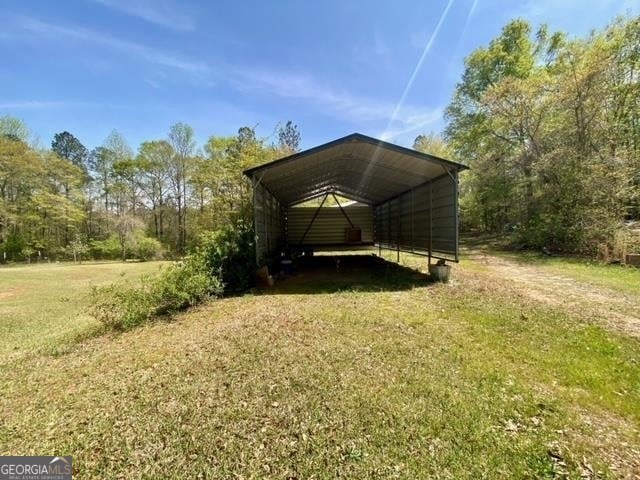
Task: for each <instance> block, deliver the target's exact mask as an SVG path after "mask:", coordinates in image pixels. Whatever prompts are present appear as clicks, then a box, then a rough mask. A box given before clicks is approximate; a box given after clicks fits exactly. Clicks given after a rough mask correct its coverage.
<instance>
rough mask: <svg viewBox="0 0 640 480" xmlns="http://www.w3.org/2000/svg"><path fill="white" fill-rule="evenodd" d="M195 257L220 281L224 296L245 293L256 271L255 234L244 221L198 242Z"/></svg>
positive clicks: (212, 233)
mask: <svg viewBox="0 0 640 480" xmlns="http://www.w3.org/2000/svg"><path fill="white" fill-rule="evenodd" d="M195 255H196V256H197V257H199V258H200V259H201V261H202V263H203V265H205V268H206V270H207V271H208V272H209V273H210V274H211V275H213V276H215V277H217V278H220V279H221V280H222V284H223V286H224V290H225V291H226V292H240V291H244V290H247V289H248V288H249V287H250V286H251V284H252V282H253V277H254V273H255V271H256V261H255V234H254V232H253V228H252V227H251V226H249V225H248V224H247V223H246V222H244V221H238V222H237V223H236V224H230V225H227V226H225V227H223V228H222V229H220V230H217V231H215V232H211V233H207V234H205V235H203V236H202V237H201V239H200V246H199V247H198V248H197V250H196V253H195Z"/></svg>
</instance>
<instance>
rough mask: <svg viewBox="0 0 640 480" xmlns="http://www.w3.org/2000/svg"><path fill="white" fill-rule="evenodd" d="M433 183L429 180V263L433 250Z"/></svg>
mask: <svg viewBox="0 0 640 480" xmlns="http://www.w3.org/2000/svg"><path fill="white" fill-rule="evenodd" d="M431 183H432V182H429V265H431V252H432V251H433V211H432V204H433V195H432V194H431V190H432V189H431Z"/></svg>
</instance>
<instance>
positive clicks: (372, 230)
mask: <svg viewBox="0 0 640 480" xmlns="http://www.w3.org/2000/svg"><path fill="white" fill-rule="evenodd" d="M466 168H467V167H466V166H464V165H462V164H459V163H455V162H451V161H449V160H445V159H442V158H439V157H436V156H433V155H429V154H425V153H421V152H418V151H415V150H411V149H408V148H404V147H401V146H398V145H394V144H392V143H388V142H384V141H382V140H377V139H375V138H371V137H368V136H366V135H362V134H358V133H354V134H352V135H348V136H346V137H343V138H340V139H338V140H334V141H332V142H329V143H326V144H323V145H320V146H318V147H315V148H311V149H309V150H305V151H303V152H300V153H296V154H294V155H291V156H288V157H285V158H282V159H280V160H275V161H273V162H270V163H267V164H264V165H260V166H257V167H254V168H251V169H248V170H246V171H245V172H244V173H245V175H247V176H248V177H249V178H250V179H251V181H252V185H253V200H254V201H253V208H254V226H255V231H256V239H257V241H256V259H257V261H258V264H264V263H265V262H267V261H268V260H269V259H272V258H275V257H278V256H279V254H280V253H281V252H289V251H292V250H298V251H313V250H316V251H318V250H320V251H322V250H345V249H352V248H361V247H370V246H373V245H375V246H377V247H378V248H380V249H390V250H394V251H397V252H398V253H399V252H401V251H402V252H411V253H416V254H421V255H426V256H428V257H429V263H431V258H438V259H445V260H452V261H458V173H459V172H460V171H461V170H463V169H466ZM333 194H338V195H340V196H342V197H346V198H350V199H353V200H354V201H355V202H357V203H355V204H354V205H350V206H344V207H343V206H342V205H340V204H339V202H338V207H339V208H336V207H325V206H323V204H324V199H326V198H327V196H328V195H333ZM319 197H323V202H322V203H321V205H320V207H311V208H310V207H300V206H298V205H299V204H301V203H304V202H306V201H307V200H311V199H313V198H319ZM336 201H337V198H336ZM356 231H359V239H358V238H357V237H358V235H357V234H356Z"/></svg>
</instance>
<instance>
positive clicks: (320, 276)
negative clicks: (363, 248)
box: [260, 255, 431, 295]
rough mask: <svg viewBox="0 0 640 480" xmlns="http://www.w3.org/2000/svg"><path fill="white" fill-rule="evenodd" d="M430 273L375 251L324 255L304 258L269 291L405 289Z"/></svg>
mask: <svg viewBox="0 0 640 480" xmlns="http://www.w3.org/2000/svg"><path fill="white" fill-rule="evenodd" d="M430 282H431V279H430V277H429V275H426V274H424V273H421V272H419V271H418V270H414V269H412V268H408V267H405V266H402V265H398V264H397V263H393V262H388V261H386V260H384V259H382V258H380V257H378V256H375V255H335V256H333V255H322V256H316V257H307V258H304V257H302V258H300V259H298V260H297V261H296V262H295V264H294V271H293V273H292V274H290V275H285V276H283V277H280V278H278V279H277V280H276V284H275V286H274V287H273V288H270V289H261V290H260V291H261V292H262V293H266V294H276V295H277V294H288V295H290V294H313V293H332V292H338V291H342V290H353V291H361V292H381V291H402V290H410V289H412V288H414V287H424V286H426V285H428V284H429V283H430Z"/></svg>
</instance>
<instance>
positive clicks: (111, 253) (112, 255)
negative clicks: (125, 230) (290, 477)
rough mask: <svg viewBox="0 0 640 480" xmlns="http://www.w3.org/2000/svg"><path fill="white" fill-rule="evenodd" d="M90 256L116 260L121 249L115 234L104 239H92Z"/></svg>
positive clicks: (119, 255)
mask: <svg viewBox="0 0 640 480" xmlns="http://www.w3.org/2000/svg"><path fill="white" fill-rule="evenodd" d="M90 250H91V256H92V257H93V258H100V259H104V260H117V259H119V258H120V257H121V252H122V249H121V247H120V241H119V240H118V237H117V236H116V235H111V236H110V237H109V238H106V239H105V240H93V241H92V242H91V247H90Z"/></svg>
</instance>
